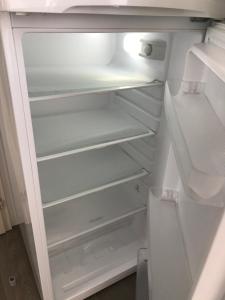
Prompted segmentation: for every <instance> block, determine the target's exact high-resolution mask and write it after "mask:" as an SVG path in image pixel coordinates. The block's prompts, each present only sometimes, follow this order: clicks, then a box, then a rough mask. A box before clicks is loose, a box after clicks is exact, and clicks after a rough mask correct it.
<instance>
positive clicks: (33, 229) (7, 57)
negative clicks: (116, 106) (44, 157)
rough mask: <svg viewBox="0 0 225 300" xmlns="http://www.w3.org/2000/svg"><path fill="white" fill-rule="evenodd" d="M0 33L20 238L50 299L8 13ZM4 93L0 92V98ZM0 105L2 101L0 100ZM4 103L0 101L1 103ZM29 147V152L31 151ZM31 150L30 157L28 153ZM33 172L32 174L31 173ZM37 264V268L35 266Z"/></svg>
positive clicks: (25, 110) (44, 245)
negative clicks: (16, 164) (18, 184)
mask: <svg viewBox="0 0 225 300" xmlns="http://www.w3.org/2000/svg"><path fill="white" fill-rule="evenodd" d="M0 35H1V49H0V51H1V52H2V59H4V64H5V68H6V70H7V72H6V74H5V85H6V86H7V87H8V88H9V91H10V97H9V98H8V99H7V98H6V99H7V101H8V105H10V106H11V108H12V113H13V117H14V122H15V128H14V130H15V131H16V135H17V141H18V149H19V156H20V161H21V166H22V168H21V169H22V170H21V171H22V173H20V175H19V176H22V177H23V179H24V184H25V191H24V192H23V193H22V196H20V197H18V198H17V202H18V204H19V205H20V206H21V207H22V208H23V209H22V215H23V223H24V230H22V231H23V235H24V240H25V243H26V247H27V250H28V254H29V256H30V260H31V263H32V267H33V269H34V270H35V271H36V274H35V275H36V278H37V279H38V281H39V282H38V285H39V286H41V288H40V291H41V294H42V296H43V298H44V299H49V300H53V299H54V297H53V291H52V285H51V276H50V269H49V260H48V252H47V242H46V235H45V228H44V220H43V213H42V205H41V201H40V190H39V183H38V178H37V171H36V172H35V171H34V168H35V167H36V168H37V166H36V158H35V150H34V144H32V127H31V126H32V125H31V120H30V119H29V118H30V112H29V103H27V102H24V101H23V97H22V89H21V85H20V77H19V70H18V65H17V58H18V57H17V54H16V51H15V45H14V39H13V32H12V28H11V22H10V17H9V14H8V13H1V15H0ZM4 97H6V95H3V98H4ZM1 104H2V103H1ZM3 105H4V104H3ZM32 146H33V148H32ZM32 149H33V152H32ZM32 153H33V155H34V157H33V156H32ZM35 175H36V176H35ZM37 266H38V267H37Z"/></svg>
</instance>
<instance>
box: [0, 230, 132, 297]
mask: <svg viewBox="0 0 225 300" xmlns="http://www.w3.org/2000/svg"><path fill="white" fill-rule="evenodd" d="M10 276H15V278H16V285H15V286H10V284H9V277H10ZM135 280H136V276H135V275H131V276H129V277H127V278H125V279H123V280H121V281H119V282H118V283H116V284H114V285H112V286H110V287H108V288H106V289H104V290H102V291H101V292H99V293H97V294H95V295H93V296H91V297H89V298H88V299H87V300H115V299H116V300H135ZM0 299H1V300H40V296H39V294H38V291H37V287H36V285H35V281H34V278H33V273H32V270H31V267H30V264H29V261H28V257H27V254H26V250H25V247H24V244H23V240H22V237H21V234H20V231H19V228H18V227H14V229H13V230H11V231H9V232H7V233H6V234H3V235H1V236H0Z"/></svg>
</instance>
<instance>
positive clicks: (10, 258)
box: [0, 227, 40, 300]
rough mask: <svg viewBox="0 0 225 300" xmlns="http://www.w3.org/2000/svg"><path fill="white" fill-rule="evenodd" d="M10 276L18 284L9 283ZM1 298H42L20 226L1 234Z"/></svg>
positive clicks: (15, 299) (37, 299) (35, 299)
mask: <svg viewBox="0 0 225 300" xmlns="http://www.w3.org/2000/svg"><path fill="white" fill-rule="evenodd" d="M9 276H15V277H16V285H15V286H13V287H12V286H10V285H9ZM0 299H1V300H40V296H39V294H38V291H37V288H36V285H35V282H34V278H33V273H32V270H31V267H30V264H29V262H28V257H27V254H26V251H25V247H24V244H23V241H22V237H21V235H20V231H19V229H18V227H15V228H14V229H13V230H11V231H9V232H7V233H6V234H3V235H1V236H0Z"/></svg>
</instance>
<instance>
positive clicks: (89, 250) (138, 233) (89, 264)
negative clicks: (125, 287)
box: [50, 212, 146, 300]
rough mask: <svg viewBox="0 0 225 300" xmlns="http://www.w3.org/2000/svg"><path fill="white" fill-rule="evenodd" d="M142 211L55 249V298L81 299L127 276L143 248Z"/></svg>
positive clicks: (134, 266)
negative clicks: (139, 250)
mask: <svg viewBox="0 0 225 300" xmlns="http://www.w3.org/2000/svg"><path fill="white" fill-rule="evenodd" d="M145 219H146V217H145V212H142V213H140V214H138V215H136V216H134V217H130V218H128V219H126V220H123V221H121V222H120V223H119V224H114V225H112V226H109V227H105V228H104V229H102V230H99V231H97V232H94V233H92V234H89V235H88V236H85V237H83V238H80V239H77V240H75V241H74V242H72V243H71V242H70V243H68V244H67V245H64V246H63V247H62V248H60V249H57V250H56V251H54V253H52V254H51V256H50V266H51V272H52V278H53V285H54V291H55V297H56V299H60V300H62V299H67V300H69V299H76V300H78V299H84V298H85V297H88V296H90V295H91V294H93V293H96V292H97V291H99V290H101V289H103V288H105V287H106V286H107V285H109V284H112V283H114V282H115V281H117V280H119V279H121V278H123V277H125V276H127V275H129V274H130V273H131V272H133V271H134V270H135V268H136V264H137V252H138V249H139V248H140V247H141V246H144V245H145V234H144V228H145Z"/></svg>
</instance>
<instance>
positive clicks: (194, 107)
mask: <svg viewBox="0 0 225 300" xmlns="http://www.w3.org/2000/svg"><path fill="white" fill-rule="evenodd" d="M165 105H166V112H167V118H168V124H169V127H170V132H171V136H172V141H173V145H174V151H175V154H176V157H177V163H178V168H179V170H180V173H181V178H182V180H183V184H184V186H185V188H186V189H187V190H188V191H189V192H190V193H191V196H192V197H194V199H197V200H200V201H207V200H208V199H210V201H211V202H213V201H212V199H214V198H215V197H217V196H218V197H219V194H220V192H221V190H222V189H223V187H224V184H225V169H224V165H225V154H224V149H225V128H224V127H223V124H222V123H221V121H220V120H219V118H218V117H217V114H216V113H215V111H214V110H213V108H212V106H211V105H210V103H209V100H208V99H207V97H206V96H205V95H204V94H203V93H202V94H185V93H184V94H182V92H180V94H178V95H177V96H175V97H172V96H171V94H170V90H169V87H168V85H167V86H166V102H165Z"/></svg>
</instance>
